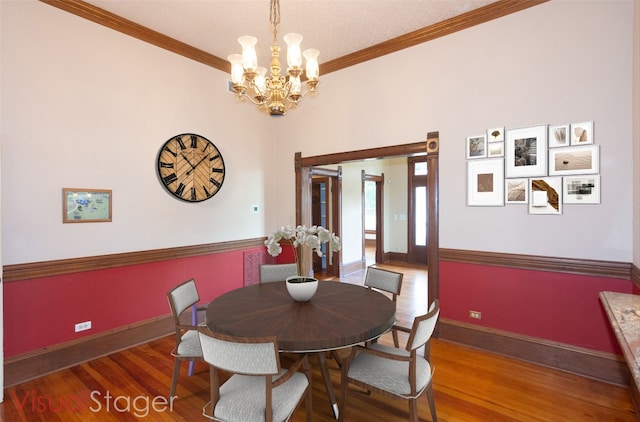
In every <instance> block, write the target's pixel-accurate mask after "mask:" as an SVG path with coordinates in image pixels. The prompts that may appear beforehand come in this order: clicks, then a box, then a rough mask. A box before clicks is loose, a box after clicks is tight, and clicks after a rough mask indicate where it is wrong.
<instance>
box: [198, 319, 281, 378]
mask: <svg viewBox="0 0 640 422" xmlns="http://www.w3.org/2000/svg"><path fill="white" fill-rule="evenodd" d="M198 335H199V336H200V344H201V345H202V355H203V357H204V360H205V362H207V363H208V364H209V365H212V366H214V367H216V368H219V369H222V370H224V371H229V372H233V373H235V374H243V375H275V374H278V373H279V372H280V360H279V359H278V340H277V337H254V338H247V337H235V336H228V335H224V334H220V333H214V332H211V331H209V330H207V329H201V330H200V331H199V332H198Z"/></svg>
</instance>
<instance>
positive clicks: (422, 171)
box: [407, 157, 429, 265]
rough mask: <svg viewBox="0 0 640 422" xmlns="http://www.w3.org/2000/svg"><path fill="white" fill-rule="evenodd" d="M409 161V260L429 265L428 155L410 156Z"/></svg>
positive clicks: (409, 261) (411, 262)
mask: <svg viewBox="0 0 640 422" xmlns="http://www.w3.org/2000/svg"><path fill="white" fill-rule="evenodd" d="M407 163H408V173H409V183H408V198H409V205H408V211H409V217H408V220H409V221H408V223H409V224H408V229H409V233H408V239H409V245H408V248H407V262H408V263H409V264H418V265H427V264H428V262H427V239H428V238H429V224H428V221H429V208H428V206H427V198H428V197H429V192H428V184H427V182H428V180H427V160H426V157H409V158H408V160H407Z"/></svg>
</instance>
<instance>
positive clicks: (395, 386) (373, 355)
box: [339, 299, 440, 422]
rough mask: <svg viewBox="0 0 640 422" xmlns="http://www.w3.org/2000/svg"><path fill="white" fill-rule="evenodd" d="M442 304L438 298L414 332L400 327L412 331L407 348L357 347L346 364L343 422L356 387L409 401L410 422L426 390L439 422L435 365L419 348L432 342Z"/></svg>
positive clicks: (417, 320) (413, 421)
mask: <svg viewBox="0 0 640 422" xmlns="http://www.w3.org/2000/svg"><path fill="white" fill-rule="evenodd" d="M439 315H440V303H439V301H438V300H437V299H436V300H435V301H434V302H433V303H432V304H431V306H430V307H429V311H428V312H427V313H426V314H425V315H422V316H418V317H416V318H415V319H414V321H413V325H412V327H411V329H407V328H403V327H398V329H399V330H401V331H404V332H408V333H409V338H408V339H407V344H406V346H405V348H404V349H400V348H396V347H390V346H385V345H382V344H380V343H373V344H370V345H367V346H354V347H353V348H352V349H351V353H350V355H349V357H348V358H347V359H344V360H343V364H342V386H341V397H342V400H341V403H342V409H341V410H340V419H339V420H340V421H343V420H344V418H345V415H346V413H347V412H346V410H347V391H348V387H349V384H354V385H357V386H360V387H363V388H365V389H367V391H373V392H377V393H381V394H384V395H387V396H390V397H392V398H397V399H402V400H407V401H408V402H409V420H410V421H411V422H417V421H418V406H417V399H418V398H419V397H420V396H421V395H422V393H424V392H425V391H426V393H427V399H428V401H429V409H430V410H431V419H432V421H433V422H436V421H437V420H438V417H437V415H436V407H435V401H434V399H433V387H432V380H433V371H434V368H433V366H432V365H431V364H430V363H429V361H428V359H426V358H425V357H424V356H420V355H418V352H417V351H418V349H420V348H421V347H423V346H425V345H426V344H427V342H428V341H429V340H430V339H431V335H432V334H433V330H434V328H435V325H436V322H437V320H438V316H439Z"/></svg>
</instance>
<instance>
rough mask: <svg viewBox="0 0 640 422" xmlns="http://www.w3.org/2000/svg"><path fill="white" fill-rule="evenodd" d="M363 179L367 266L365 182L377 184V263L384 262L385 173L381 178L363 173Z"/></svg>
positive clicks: (364, 251)
mask: <svg viewBox="0 0 640 422" xmlns="http://www.w3.org/2000/svg"><path fill="white" fill-rule="evenodd" d="M360 174H361V178H362V262H363V263H364V265H366V262H367V257H366V245H365V243H366V240H365V229H364V202H365V198H364V182H375V184H376V263H378V262H384V256H383V254H384V173H382V174H381V175H380V176H377V175H374V174H366V173H365V171H364V170H362V171H361V173H360Z"/></svg>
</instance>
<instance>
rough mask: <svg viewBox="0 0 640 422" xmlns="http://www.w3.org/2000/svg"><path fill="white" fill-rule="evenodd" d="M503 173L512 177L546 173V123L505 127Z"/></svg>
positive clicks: (534, 175)
mask: <svg viewBox="0 0 640 422" xmlns="http://www.w3.org/2000/svg"><path fill="white" fill-rule="evenodd" d="M504 151H505V174H506V177H507V178H513V177H542V176H546V175H547V125H539V126H532V127H525V128H520V129H507V132H506V140H505V148H504Z"/></svg>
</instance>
